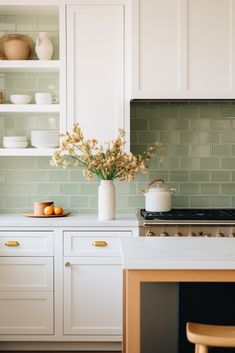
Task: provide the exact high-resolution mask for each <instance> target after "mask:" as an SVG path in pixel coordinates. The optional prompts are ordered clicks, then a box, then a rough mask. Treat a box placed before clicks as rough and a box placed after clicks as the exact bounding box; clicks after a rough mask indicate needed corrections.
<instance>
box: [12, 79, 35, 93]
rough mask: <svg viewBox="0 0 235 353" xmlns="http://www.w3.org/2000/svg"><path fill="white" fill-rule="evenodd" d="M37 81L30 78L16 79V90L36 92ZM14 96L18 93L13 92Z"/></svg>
mask: <svg viewBox="0 0 235 353" xmlns="http://www.w3.org/2000/svg"><path fill="white" fill-rule="evenodd" d="M36 83H37V81H36V79H35V78H29V77H21V78H15V83H14V84H15V90H22V87H23V89H24V90H27V89H29V90H31V91H32V90H36V88H37V86H36ZM13 93H14V94H15V93H17V92H13Z"/></svg>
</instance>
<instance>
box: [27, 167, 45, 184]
mask: <svg viewBox="0 0 235 353" xmlns="http://www.w3.org/2000/svg"><path fill="white" fill-rule="evenodd" d="M27 179H28V181H29V182H42V181H49V172H48V171H45V170H43V171H42V170H30V171H28V172H27Z"/></svg>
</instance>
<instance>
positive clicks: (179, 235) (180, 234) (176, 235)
mask: <svg viewBox="0 0 235 353" xmlns="http://www.w3.org/2000/svg"><path fill="white" fill-rule="evenodd" d="M182 236H183V234H182V233H181V232H176V233H175V237H182Z"/></svg>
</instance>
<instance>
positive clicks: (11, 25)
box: [0, 16, 16, 32]
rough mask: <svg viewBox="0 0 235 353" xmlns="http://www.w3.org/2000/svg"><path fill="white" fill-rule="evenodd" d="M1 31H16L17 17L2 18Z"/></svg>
mask: <svg viewBox="0 0 235 353" xmlns="http://www.w3.org/2000/svg"><path fill="white" fill-rule="evenodd" d="M0 31H12V32H15V31H16V16H0Z"/></svg>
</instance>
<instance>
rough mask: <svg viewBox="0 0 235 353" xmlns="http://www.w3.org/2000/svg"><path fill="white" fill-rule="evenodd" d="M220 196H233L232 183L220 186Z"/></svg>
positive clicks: (234, 189)
mask: <svg viewBox="0 0 235 353" xmlns="http://www.w3.org/2000/svg"><path fill="white" fill-rule="evenodd" d="M222 194H230V195H231V194H235V185H234V183H227V184H222Z"/></svg>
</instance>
